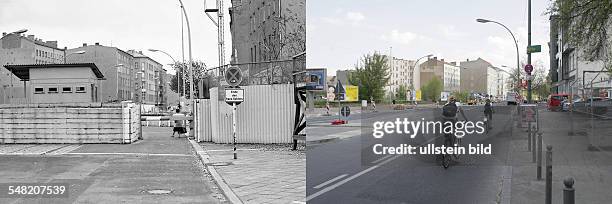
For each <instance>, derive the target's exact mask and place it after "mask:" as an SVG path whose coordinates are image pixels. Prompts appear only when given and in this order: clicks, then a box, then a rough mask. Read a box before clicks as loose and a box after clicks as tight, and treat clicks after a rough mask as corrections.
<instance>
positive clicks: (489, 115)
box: [484, 99, 493, 129]
mask: <svg viewBox="0 0 612 204" xmlns="http://www.w3.org/2000/svg"><path fill="white" fill-rule="evenodd" d="M484 114H485V117H487V126H488V128H489V129H491V128H492V126H491V120H493V106H491V99H487V100H486V102H485V105H484Z"/></svg>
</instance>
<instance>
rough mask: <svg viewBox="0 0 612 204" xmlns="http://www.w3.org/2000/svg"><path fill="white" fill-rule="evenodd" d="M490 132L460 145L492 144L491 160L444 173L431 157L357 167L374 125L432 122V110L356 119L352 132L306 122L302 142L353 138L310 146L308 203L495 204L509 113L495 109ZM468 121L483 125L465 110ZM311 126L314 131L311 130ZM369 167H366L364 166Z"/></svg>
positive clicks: (477, 110) (478, 115)
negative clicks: (406, 120) (398, 120)
mask: <svg viewBox="0 0 612 204" xmlns="http://www.w3.org/2000/svg"><path fill="white" fill-rule="evenodd" d="M495 108H496V114H495V116H494V118H493V123H494V124H493V127H494V128H493V129H492V130H491V131H490V132H489V133H488V134H486V135H468V136H466V137H464V139H463V144H464V146H467V145H468V144H476V143H481V144H491V145H492V147H493V154H492V155H462V156H461V157H460V158H459V159H457V160H456V161H455V162H453V163H452V166H451V167H450V168H449V169H444V168H443V167H442V166H441V165H440V162H439V161H438V160H437V159H436V157H435V156H433V155H418V156H417V155H402V156H384V155H383V156H380V158H377V159H370V160H367V161H366V160H364V161H362V152H363V151H370V149H367V148H366V147H364V145H363V143H364V142H368V140H370V139H371V138H373V137H372V135H371V134H372V128H371V127H372V123H373V122H374V121H395V119H396V118H398V117H401V118H404V117H406V118H409V119H410V120H412V121H415V120H421V118H424V119H425V120H432V119H434V116H435V115H436V114H437V113H435V112H432V111H433V110H432V109H417V110H405V111H384V112H376V113H370V112H366V113H362V114H356V115H354V116H353V117H350V118H349V125H350V124H353V123H357V124H359V125H356V126H353V127H345V126H325V125H323V124H324V122H325V121H326V120H329V118H325V117H316V118H309V119H308V124H309V127H308V128H307V129H306V132H307V137H323V136H325V135H329V134H343V133H347V132H348V133H354V135H353V136H352V137H345V138H344V139H337V140H331V141H328V142H323V143H316V144H309V145H308V151H307V161H308V165H307V175H306V178H307V191H306V194H307V198H306V200H307V202H308V203H500V202H501V201H502V197H503V196H504V194H509V193H510V192H503V191H504V190H503V189H505V188H506V189H507V188H508V186H507V184H506V186H505V184H504V178H507V177H509V176H510V175H509V174H510V172H508V170H507V166H506V162H507V160H506V159H507V156H508V151H509V147H508V146H509V145H508V144H509V141H510V139H511V134H512V132H511V127H510V124H511V122H510V121H511V118H510V117H509V116H510V114H509V111H510V107H508V106H499V107H495ZM464 110H465V112H466V115H467V117H468V120H470V121H477V120H482V118H483V117H484V116H483V113H482V107H475V106H469V107H464ZM313 124H314V125H313ZM436 137H438V136H437V135H417V137H415V138H414V139H409V138H408V137H394V138H395V141H394V142H396V143H397V144H400V143H407V144H413V145H420V144H424V143H428V142H431V141H432V140H435V138H436ZM366 162H369V163H366Z"/></svg>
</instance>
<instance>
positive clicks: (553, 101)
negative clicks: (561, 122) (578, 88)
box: [546, 93, 569, 111]
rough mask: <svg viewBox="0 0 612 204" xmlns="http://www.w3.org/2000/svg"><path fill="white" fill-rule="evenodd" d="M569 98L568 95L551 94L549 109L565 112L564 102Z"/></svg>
mask: <svg viewBox="0 0 612 204" xmlns="http://www.w3.org/2000/svg"><path fill="white" fill-rule="evenodd" d="M568 98H569V95H568V94H564V93H559V94H551V95H550V96H548V103H547V104H546V105H547V108H548V110H550V111H561V110H563V107H562V105H563V103H562V101H564V100H567V99H568Z"/></svg>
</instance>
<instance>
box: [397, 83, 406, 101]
mask: <svg viewBox="0 0 612 204" xmlns="http://www.w3.org/2000/svg"><path fill="white" fill-rule="evenodd" d="M407 92H408V89H407V88H406V86H405V85H403V84H402V85H400V86H399V88H398V89H397V93H395V99H396V100H406V94H407Z"/></svg>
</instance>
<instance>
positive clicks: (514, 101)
mask: <svg viewBox="0 0 612 204" xmlns="http://www.w3.org/2000/svg"><path fill="white" fill-rule="evenodd" d="M519 98H520V96H519V95H518V94H517V93H514V92H508V93H506V101H507V102H508V105H518V102H519Z"/></svg>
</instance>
